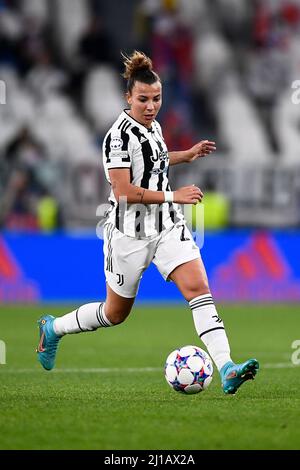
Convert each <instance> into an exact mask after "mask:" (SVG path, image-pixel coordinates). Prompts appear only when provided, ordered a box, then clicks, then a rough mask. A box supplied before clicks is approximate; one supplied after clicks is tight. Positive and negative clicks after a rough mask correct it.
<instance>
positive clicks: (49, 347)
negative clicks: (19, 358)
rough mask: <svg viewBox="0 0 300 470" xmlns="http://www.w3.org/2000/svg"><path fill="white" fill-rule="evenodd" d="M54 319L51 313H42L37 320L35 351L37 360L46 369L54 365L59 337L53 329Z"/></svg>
mask: <svg viewBox="0 0 300 470" xmlns="http://www.w3.org/2000/svg"><path fill="white" fill-rule="evenodd" d="M54 320H55V317H53V316H52V315H43V316H42V317H41V318H40V319H39V320H38V325H39V328H40V341H39V344H38V347H37V349H36V352H37V354H38V360H39V361H40V363H41V364H42V366H43V367H44V369H46V370H51V369H53V367H54V365H55V356H56V351H57V346H58V342H59V340H60V338H61V336H58V335H57V334H56V333H55V331H54V329H53V322H54Z"/></svg>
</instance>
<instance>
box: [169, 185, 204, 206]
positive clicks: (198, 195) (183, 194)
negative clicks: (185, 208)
mask: <svg viewBox="0 0 300 470" xmlns="http://www.w3.org/2000/svg"><path fill="white" fill-rule="evenodd" d="M202 198H203V192H202V191H201V189H200V188H198V187H197V186H194V185H192V186H184V187H183V188H179V189H177V191H174V202H177V203H178V204H197V202H199V201H201V200H202Z"/></svg>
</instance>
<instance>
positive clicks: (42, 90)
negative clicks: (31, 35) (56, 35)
mask: <svg viewBox="0 0 300 470" xmlns="http://www.w3.org/2000/svg"><path fill="white" fill-rule="evenodd" d="M26 83H27V86H28V88H29V90H30V91H31V92H32V93H33V94H34V96H35V97H36V99H37V100H42V101H43V100H45V99H47V98H48V97H49V96H50V95H53V94H55V93H57V92H59V91H60V90H63V89H64V87H66V86H67V83H68V76H67V74H66V73H65V72H64V71H63V70H62V69H60V68H58V67H57V66H56V65H55V63H54V61H53V57H52V53H51V51H50V50H47V49H42V50H41V51H40V52H39V53H38V54H37V58H36V62H35V63H34V65H33V67H32V68H31V69H30V71H29V73H28V75H27V77H26Z"/></svg>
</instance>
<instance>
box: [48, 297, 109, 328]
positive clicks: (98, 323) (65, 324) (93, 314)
mask: <svg viewBox="0 0 300 470" xmlns="http://www.w3.org/2000/svg"><path fill="white" fill-rule="evenodd" d="M104 307H105V303H104V302H100V303H99V302H95V303H90V304H85V305H82V306H81V307H79V308H78V309H77V310H74V311H73V312H71V313H67V314H66V315H64V316H63V317H58V318H56V319H55V320H54V322H53V328H54V331H55V333H56V334H57V335H59V336H63V335H66V334H73V333H81V332H83V331H94V330H97V329H98V328H108V327H110V326H113V324H112V323H111V322H110V321H109V320H108V319H107V316H106V315H105V309H104Z"/></svg>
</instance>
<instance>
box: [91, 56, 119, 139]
mask: <svg viewBox="0 0 300 470" xmlns="http://www.w3.org/2000/svg"><path fill="white" fill-rule="evenodd" d="M83 100H84V103H83V107H84V110H85V112H86V115H87V116H88V118H89V119H90V120H91V122H92V124H93V126H94V127H95V129H96V130H97V131H98V132H100V133H102V134H103V133H106V131H107V130H108V129H109V126H110V125H111V124H112V123H113V121H114V120H115V119H116V117H117V116H118V115H119V114H120V110H122V109H123V108H124V105H125V103H124V100H123V99H122V92H121V88H120V84H119V81H118V77H117V74H116V72H115V71H114V70H113V69H112V68H111V67H110V66H107V65H102V66H100V67H97V68H95V69H93V70H92V71H91V72H90V73H89V75H88V76H87V79H86V82H85V85H84V98H83Z"/></svg>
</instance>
